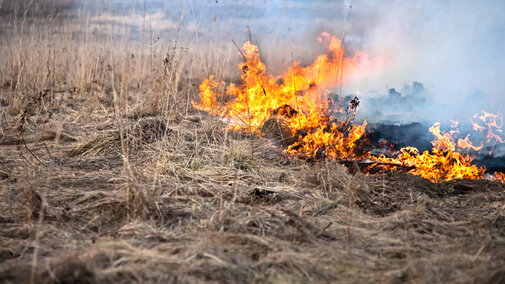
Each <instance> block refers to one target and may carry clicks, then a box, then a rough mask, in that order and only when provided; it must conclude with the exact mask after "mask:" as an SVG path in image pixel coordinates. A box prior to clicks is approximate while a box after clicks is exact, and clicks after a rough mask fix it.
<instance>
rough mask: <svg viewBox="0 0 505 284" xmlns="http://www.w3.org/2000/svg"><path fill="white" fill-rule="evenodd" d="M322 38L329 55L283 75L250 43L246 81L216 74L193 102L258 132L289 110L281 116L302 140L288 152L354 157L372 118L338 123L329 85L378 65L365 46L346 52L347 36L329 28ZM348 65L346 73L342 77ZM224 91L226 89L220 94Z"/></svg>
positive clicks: (295, 66) (242, 65)
mask: <svg viewBox="0 0 505 284" xmlns="http://www.w3.org/2000/svg"><path fill="white" fill-rule="evenodd" d="M318 40H319V41H320V42H322V43H325V47H326V49H327V54H321V55H319V56H317V57H316V59H315V60H314V62H313V63H312V64H311V65H309V66H306V67H303V66H301V64H300V63H299V62H295V63H294V64H293V65H292V66H290V67H289V68H288V70H287V71H286V72H285V73H284V74H281V75H280V76H277V77H274V76H273V75H271V74H269V73H267V70H266V66H265V64H264V63H263V62H262V61H261V59H260V54H259V51H258V47H257V46H256V45H254V44H252V43H250V42H246V43H244V45H243V46H242V49H243V56H244V57H245V59H246V62H242V63H240V64H239V66H238V67H239V69H240V70H241V71H242V73H241V79H242V84H240V85H236V84H233V83H231V84H229V85H228V86H227V87H225V84H224V82H220V83H219V82H216V81H214V77H213V76H210V77H209V78H208V79H204V80H203V82H202V83H201V85H200V86H199V89H200V93H199V96H200V102H199V103H198V104H196V103H193V106H194V107H195V108H197V109H199V110H203V111H207V112H210V113H212V114H215V115H218V116H221V117H226V118H228V119H229V120H230V122H231V123H230V126H229V127H230V128H231V129H234V130H240V129H245V130H247V131H251V132H256V133H258V132H260V129H261V127H262V125H263V124H264V123H265V121H267V120H268V119H269V118H271V117H272V116H274V115H281V114H283V115H281V117H282V119H283V120H284V121H285V122H286V123H287V125H288V126H289V127H288V128H289V130H290V132H291V133H289V135H291V136H295V137H294V138H295V141H297V142H296V143H295V144H293V145H291V146H290V147H289V148H288V149H287V150H286V152H287V153H290V154H297V155H303V156H305V157H308V158H311V157H316V156H317V155H318V153H320V152H321V150H322V149H324V150H323V151H324V156H325V157H328V158H347V157H354V154H353V153H352V152H353V149H354V146H355V144H356V141H357V140H358V139H359V138H360V137H361V136H362V135H363V134H364V132H365V126H366V123H364V124H362V125H359V126H350V127H349V128H348V129H345V130H344V129H343V128H342V126H343V125H342V124H339V123H334V122H333V121H334V118H333V117H332V115H331V110H330V102H331V99H330V98H329V94H330V92H329V88H333V87H336V86H338V85H340V84H342V83H343V82H351V81H353V80H357V79H359V78H361V77H363V76H365V74H366V72H367V71H368V70H369V69H371V66H373V65H374V64H375V65H377V64H376V63H375V62H374V61H372V60H370V59H369V58H368V56H367V54H365V53H364V52H361V51H356V52H355V53H354V55H353V56H352V57H346V56H344V51H343V48H342V43H341V41H340V40H339V39H338V38H336V37H335V36H332V35H330V34H328V33H322V34H321V36H320V37H319V38H318ZM343 66H345V73H344V76H341V74H342V69H343ZM340 78H342V81H343V82H340V80H341V79H340ZM223 90H224V93H220V92H222V91H223ZM286 106H288V108H289V110H291V111H290V113H288V114H286V113H282V109H283V108H286ZM298 130H305V132H306V133H305V135H304V136H303V137H302V136H300V135H298V134H297V131H298ZM296 136H298V137H296ZM318 151H319V152H318Z"/></svg>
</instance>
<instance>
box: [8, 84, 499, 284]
mask: <svg viewBox="0 0 505 284" xmlns="http://www.w3.org/2000/svg"><path fill="white" fill-rule="evenodd" d="M53 95H54V100H56V101H58V102H60V103H59V104H58V107H57V108H53V109H52V111H51V113H50V115H49V113H48V111H44V110H43V108H36V107H35V108H34V109H32V110H30V111H29V112H28V114H26V115H25V116H26V121H25V122H24V123H22V127H23V129H24V130H23V135H22V136H21V135H19V133H20V132H19V131H20V130H19V128H20V123H21V122H20V117H22V116H23V115H22V114H15V115H14V114H13V115H7V114H6V115H5V116H4V118H5V119H4V120H3V121H2V123H3V125H2V127H3V136H2V138H1V139H0V145H1V146H0V161H1V163H0V171H1V174H2V176H1V181H0V196H1V198H0V282H5V283H22V282H27V281H29V280H30V278H32V280H34V281H35V282H81V283H87V282H114V283H117V282H131V281H135V282H163V283H166V282H182V283H197V282H202V281H205V282H215V283H237V282H274V283H284V282H295V283H298V282H302V283H303V282H334V281H338V282H368V281H371V282H404V281H409V282H427V283H433V282H439V283H441V282H443V283H447V282H465V283H468V282H479V283H500V282H501V283H503V282H504V281H505V268H504V267H505V213H504V212H503V209H504V206H505V185H503V184H500V183H497V182H491V181H451V182H442V183H438V184H434V183H431V182H429V181H427V180H424V179H422V178H418V177H413V176H410V175H408V174H405V173H391V174H386V175H379V176H365V175H363V174H362V173H360V172H359V171H358V172H357V173H354V174H350V173H349V171H348V170H347V169H345V168H344V167H343V166H341V165H340V164H338V163H335V162H331V161H327V162H316V163H307V162H304V161H301V160H297V159H292V158H288V157H286V156H284V155H283V154H282V151H281V149H279V148H277V147H275V146H273V145H272V143H270V142H269V141H267V140H264V139H261V138H258V137H249V136H248V135H246V134H241V133H234V132H229V131H226V130H225V129H224V125H223V124H222V123H221V122H219V121H216V120H215V119H213V118H211V117H209V116H206V115H205V114H202V113H198V112H195V111H189V112H188V114H187V115H174V116H161V115H156V114H154V115H152V114H149V113H147V114H143V113H140V112H134V113H132V114H130V115H128V114H125V115H123V117H121V118H117V117H115V116H114V115H111V114H110V113H113V111H109V110H108V109H107V106H106V105H105V109H102V110H101V109H100V108H91V107H89V106H90V105H91V104H90V103H89V102H90V100H91V99H90V98H83V97H80V96H78V95H72V92H61V93H54V94H53ZM48 101H49V99H48ZM6 105H7V104H6ZM6 107H7V106H6ZM37 110H38V111H37ZM48 116H49V118H48ZM119 129H122V131H119ZM121 132H122V135H123V137H125V138H124V139H123V141H121V139H120V137H121ZM23 141H24V142H23ZM25 143H26V146H25V145H24V144H25ZM251 149H254V150H253V153H252V152H251ZM125 153H126V154H125ZM352 172H356V171H355V170H354V171H352Z"/></svg>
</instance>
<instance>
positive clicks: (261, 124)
mask: <svg viewBox="0 0 505 284" xmlns="http://www.w3.org/2000/svg"><path fill="white" fill-rule="evenodd" d="M318 40H319V41H320V42H324V43H325V46H326V48H327V54H322V55H319V56H318V57H317V58H316V59H315V60H314V62H313V64H311V65H309V66H307V67H302V66H300V64H299V63H293V65H292V66H291V67H290V68H288V70H287V71H286V73H284V74H281V75H279V76H278V77H274V76H273V75H270V74H268V73H267V70H266V66H265V64H264V63H263V62H262V61H261V59H260V54H259V50H258V47H257V46H255V45H253V44H251V43H250V42H246V43H245V44H244V45H243V47H242V49H243V51H240V52H241V54H242V56H243V58H244V60H245V62H243V63H241V64H239V66H238V67H239V70H241V71H242V73H241V78H242V84H241V85H238V86H237V85H236V84H234V83H231V84H230V85H228V86H227V87H225V86H224V82H221V83H218V82H216V81H215V80H214V77H213V76H212V75H211V76H210V77H209V78H208V79H203V82H202V83H201V84H200V86H199V89H200V93H199V97H200V101H199V103H198V104H196V103H193V105H194V106H195V107H196V108H197V109H200V110H204V111H207V112H209V113H211V114H213V115H217V116H220V117H222V118H224V119H226V120H228V121H229V124H228V127H229V128H230V129H235V130H240V129H241V130H245V131H248V132H251V133H261V132H263V134H266V136H267V137H270V138H274V139H275V141H276V142H278V143H279V144H280V146H284V147H285V150H284V152H285V153H286V154H288V155H292V156H297V157H300V158H304V159H309V160H312V159H315V160H322V159H338V160H364V159H369V160H372V161H375V162H376V164H374V165H371V166H369V167H367V168H366V169H365V170H366V172H367V173H377V172H380V171H388V170H399V169H405V168H409V173H411V174H413V175H417V176H422V177H424V178H427V179H429V180H431V181H433V182H438V181H440V180H453V179H484V178H488V179H493V180H502V176H503V173H499V172H498V173H495V174H493V175H487V176H486V175H484V173H485V170H486V169H485V168H484V167H478V166H476V165H473V164H472V160H473V159H472V156H471V155H470V154H468V153H466V154H464V153H462V152H463V151H465V150H466V151H468V150H472V151H474V152H477V151H480V150H482V149H483V145H480V146H474V145H473V144H472V143H471V142H470V141H469V139H468V138H469V137H468V136H467V137H465V139H458V140H457V142H456V141H455V139H454V138H453V137H452V134H454V133H456V132H457V131H454V132H453V131H451V132H450V133H443V132H441V130H440V124H439V123H436V124H435V125H433V126H432V127H431V128H430V132H431V133H432V134H433V135H434V136H435V140H433V142H432V144H433V149H431V151H425V152H423V153H419V150H418V149H417V148H415V147H410V146H409V147H404V148H402V149H401V150H400V151H399V153H398V154H396V155H395V156H392V157H385V156H379V157H377V156H374V155H372V154H370V153H368V152H364V151H363V146H364V144H366V135H365V128H366V125H367V123H366V121H365V122H363V123H362V124H361V125H359V124H353V121H354V117H355V115H356V112H357V110H358V106H359V100H358V98H354V99H353V100H351V101H350V102H349V103H348V105H347V107H342V106H341V104H342V102H341V101H340V100H339V99H338V98H332V97H331V92H330V89H331V88H335V87H338V86H341V85H342V84H344V83H346V82H347V81H349V80H356V79H359V78H361V77H363V76H365V75H366V73H367V72H369V71H370V69H373V67H374V65H377V63H376V62H374V61H373V60H370V59H369V58H368V56H367V55H366V54H365V53H363V52H360V51H357V52H356V53H355V54H354V56H352V57H347V56H345V54H344V51H343V47H342V43H341V42H340V40H339V39H337V38H336V37H334V36H331V35H329V34H327V33H323V34H321V37H320V38H318ZM344 66H345V67H346V70H347V71H346V73H345V74H346V76H345V77H344V76H343V75H344V73H343V71H344ZM339 79H340V81H339ZM222 90H224V92H223V93H220V92H221V91H222ZM476 118H479V119H480V121H481V122H484V124H485V126H481V125H479V124H478V123H475V122H474V124H473V127H474V129H475V130H479V131H480V132H482V133H483V134H485V137H486V139H487V141H486V142H487V143H489V142H490V141H491V140H494V141H495V142H494V143H503V140H502V138H501V137H500V136H499V135H498V134H497V133H501V127H502V125H503V118H502V117H501V114H498V115H493V114H490V113H487V112H482V115H476ZM493 130H494V131H493ZM484 132H485V133H484ZM493 146H494V145H493ZM372 147H373V145H372ZM491 151H492V150H491Z"/></svg>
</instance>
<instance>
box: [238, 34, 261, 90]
mask: <svg viewBox="0 0 505 284" xmlns="http://www.w3.org/2000/svg"><path fill="white" fill-rule="evenodd" d="M231 42H233V44H234V45H235V47H236V48H237V49H238V51H239V52H240V55H242V57H243V58H244V60H245V65H246V66H247V67H250V66H249V65H247V57H245V54H244V53H243V52H242V50H240V47H238V45H237V44H236V43H235V41H234V40H232V41H231ZM252 73H253V75H254V77H255V78H256V80H258V84H260V86H261V89H262V90H263V94H265V96H266V95H267V91H266V90H265V87H263V84H262V83H261V80H260V78H259V77H258V75H257V74H256V73H255V72H252Z"/></svg>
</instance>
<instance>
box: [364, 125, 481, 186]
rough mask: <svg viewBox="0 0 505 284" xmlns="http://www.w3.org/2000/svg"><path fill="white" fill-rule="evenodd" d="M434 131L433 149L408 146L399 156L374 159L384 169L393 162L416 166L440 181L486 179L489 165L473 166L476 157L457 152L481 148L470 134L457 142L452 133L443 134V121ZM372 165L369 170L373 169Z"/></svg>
mask: <svg viewBox="0 0 505 284" xmlns="http://www.w3.org/2000/svg"><path fill="white" fill-rule="evenodd" d="M430 132H431V133H432V134H433V135H435V140H434V141H433V142H432V145H433V148H432V149H431V152H430V151H424V152H423V153H419V150H418V149H417V148H415V147H405V148H402V149H401V150H400V155H399V156H398V158H387V157H384V156H381V157H371V158H372V160H374V161H377V162H379V163H382V165H380V167H381V168H382V169H384V168H385V169H389V168H388V166H384V164H391V165H392V167H394V168H397V166H395V165H401V166H404V167H408V168H412V169H411V170H410V171H409V173H411V174H413V175H417V176H422V177H424V178H427V179H429V180H431V181H432V182H437V181H439V180H453V179H482V178H483V177H484V171H485V168H481V167H477V166H475V165H472V157H471V156H470V155H468V154H461V153H460V152H458V151H456V147H457V146H458V147H459V148H465V149H466V148H471V149H478V148H479V147H475V146H473V145H472V144H471V143H470V142H469V141H468V136H467V137H466V138H465V140H461V139H460V140H459V141H458V143H457V144H456V143H455V142H454V139H453V138H452V136H451V134H450V133H442V132H441V130H440V124H439V123H438V122H437V123H435V124H434V125H433V126H432V127H430ZM375 166H376V165H374V166H372V167H371V168H370V169H369V170H371V169H373V168H374V167H375Z"/></svg>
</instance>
